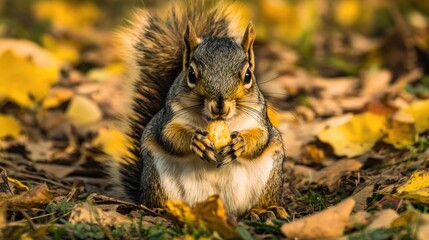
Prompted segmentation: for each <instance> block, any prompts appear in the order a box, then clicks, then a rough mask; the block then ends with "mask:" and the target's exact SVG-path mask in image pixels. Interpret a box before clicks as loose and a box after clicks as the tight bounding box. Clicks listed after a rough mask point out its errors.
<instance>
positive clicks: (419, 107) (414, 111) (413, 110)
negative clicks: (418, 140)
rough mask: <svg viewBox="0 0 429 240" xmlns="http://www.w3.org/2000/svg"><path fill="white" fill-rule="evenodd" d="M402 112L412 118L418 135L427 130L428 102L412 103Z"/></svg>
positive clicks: (428, 127)
mask: <svg viewBox="0 0 429 240" xmlns="http://www.w3.org/2000/svg"><path fill="white" fill-rule="evenodd" d="M402 111H403V112H405V113H408V114H410V115H411V116H413V118H414V121H415V124H416V131H417V132H418V133H422V132H425V131H426V130H428V129H429V100H423V101H416V102H413V103H411V104H410V105H409V106H408V107H407V108H405V109H403V110H402Z"/></svg>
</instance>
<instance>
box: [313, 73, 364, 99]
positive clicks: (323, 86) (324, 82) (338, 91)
mask: <svg viewBox="0 0 429 240" xmlns="http://www.w3.org/2000/svg"><path fill="white" fill-rule="evenodd" d="M313 84H314V87H315V88H317V89H320V91H321V93H320V94H321V95H322V97H323V98H336V97H343V96H345V95H349V94H351V93H353V92H354V91H355V88H356V86H357V84H358V79H357V78H354V77H341V78H340V77H338V78H330V79H328V78H320V77H316V78H314V79H313Z"/></svg>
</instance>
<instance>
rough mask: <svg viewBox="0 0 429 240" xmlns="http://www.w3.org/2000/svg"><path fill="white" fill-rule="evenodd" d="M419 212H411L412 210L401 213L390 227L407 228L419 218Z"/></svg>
mask: <svg viewBox="0 0 429 240" xmlns="http://www.w3.org/2000/svg"><path fill="white" fill-rule="evenodd" d="M419 215H420V214H419V212H417V211H413V210H407V211H406V212H404V213H402V214H401V216H399V217H398V218H396V219H395V220H394V221H393V222H392V224H391V226H392V227H403V228H405V227H407V226H409V225H410V224H411V223H413V222H415V221H416V220H417V219H418V218H419Z"/></svg>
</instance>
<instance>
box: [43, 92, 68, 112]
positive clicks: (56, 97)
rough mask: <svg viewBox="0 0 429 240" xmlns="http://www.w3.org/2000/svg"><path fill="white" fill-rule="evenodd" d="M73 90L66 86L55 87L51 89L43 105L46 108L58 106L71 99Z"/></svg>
mask: <svg viewBox="0 0 429 240" xmlns="http://www.w3.org/2000/svg"><path fill="white" fill-rule="evenodd" d="M72 96H73V92H72V91H71V90H69V89H65V88H53V89H51V90H50V91H49V93H48V96H46V97H45V99H43V103H42V106H43V108H45V109H48V108H54V107H58V106H59V105H60V104H61V103H63V102H65V101H68V100H70V98H71V97H72Z"/></svg>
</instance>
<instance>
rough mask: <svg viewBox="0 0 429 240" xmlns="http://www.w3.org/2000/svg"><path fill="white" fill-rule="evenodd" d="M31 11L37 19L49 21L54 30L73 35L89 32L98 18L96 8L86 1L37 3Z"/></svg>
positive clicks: (46, 0)
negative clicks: (72, 33) (73, 33)
mask: <svg viewBox="0 0 429 240" xmlns="http://www.w3.org/2000/svg"><path fill="white" fill-rule="evenodd" d="M33 11H34V13H35V15H36V17H37V18H39V19H41V20H47V21H49V22H50V23H51V24H52V26H53V28H54V29H55V30H58V31H67V30H69V31H72V32H75V33H81V32H85V31H87V30H89V29H90V28H91V27H92V26H94V24H95V22H96V21H97V19H98V18H99V16H100V12H99V10H98V9H97V7H96V6H95V5H94V4H93V3H91V2H88V1H81V2H73V3H72V2H69V1H63V0H57V1H49V0H44V1H37V2H36V3H35V4H34V5H33ZM76 13H78V15H76Z"/></svg>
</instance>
